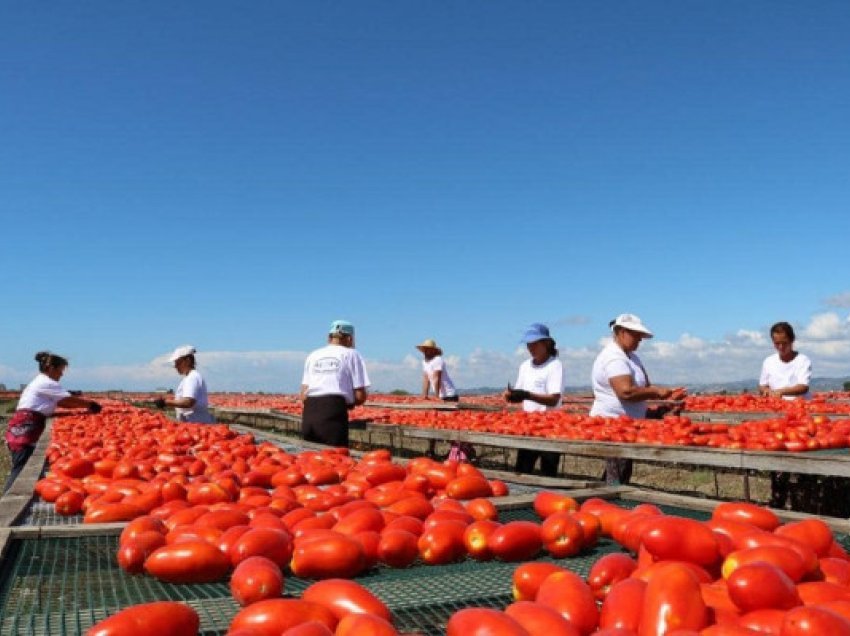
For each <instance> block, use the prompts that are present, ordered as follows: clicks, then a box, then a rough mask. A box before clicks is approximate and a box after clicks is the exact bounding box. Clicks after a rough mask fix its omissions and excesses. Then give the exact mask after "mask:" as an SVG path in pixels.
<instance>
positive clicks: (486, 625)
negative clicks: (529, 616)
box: [446, 607, 531, 636]
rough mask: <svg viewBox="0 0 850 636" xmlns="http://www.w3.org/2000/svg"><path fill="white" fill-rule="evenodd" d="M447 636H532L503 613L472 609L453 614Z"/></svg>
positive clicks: (447, 626) (448, 625)
mask: <svg viewBox="0 0 850 636" xmlns="http://www.w3.org/2000/svg"><path fill="white" fill-rule="evenodd" d="M446 636H531V635H530V634H529V633H528V630H526V629H525V628H524V627H523V626H522V625H520V624H519V623H517V622H516V621H515V620H514V619H513V618H511V617H510V616H508V615H507V614H505V613H503V612H499V611H497V610H493V609H483V608H477V607H471V608H467V609H462V610H460V611H459V612H455V613H454V614H452V616H451V618H449V622H448V624H447V625H446Z"/></svg>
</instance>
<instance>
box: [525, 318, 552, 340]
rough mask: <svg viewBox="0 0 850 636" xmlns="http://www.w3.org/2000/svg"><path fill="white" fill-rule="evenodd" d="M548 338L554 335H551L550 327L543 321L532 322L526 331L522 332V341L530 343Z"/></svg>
mask: <svg viewBox="0 0 850 636" xmlns="http://www.w3.org/2000/svg"><path fill="white" fill-rule="evenodd" d="M547 338H548V339H550V340H551V339H552V336H550V335H549V327H547V326H546V325H544V324H543V323H539V322H534V323H532V324H530V325H529V326H528V329H526V330H525V333H524V334H522V339H521V340H520V342H524V343H525V344H530V343H532V342H537V341H538V340H546V339H547Z"/></svg>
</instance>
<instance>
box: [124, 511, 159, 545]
mask: <svg viewBox="0 0 850 636" xmlns="http://www.w3.org/2000/svg"><path fill="white" fill-rule="evenodd" d="M142 532H158V533H159V534H161V535H162V536H163V537H164V536H165V534H166V533H167V532H168V528H167V526H166V525H165V523H163V521H162V519H157V518H156V517H152V516H144V517H137V518H136V519H133V520H132V521H131V522H130V523H128V524H127V525H126V526H124V529H123V530H122V531H121V536H120V537H119V539H118V545H122V544H123V543H124V542H126V541H129V540H131V539H134V538H135V537H136V536H137V535H139V534H141V533H142Z"/></svg>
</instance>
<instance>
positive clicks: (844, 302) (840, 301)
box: [824, 291, 850, 307]
mask: <svg viewBox="0 0 850 636" xmlns="http://www.w3.org/2000/svg"><path fill="white" fill-rule="evenodd" d="M824 304H825V305H826V306H827V307H850V291H846V292H842V293H840V294H835V295H834V296H830V297H829V298H827V299H826V300H825V301H824Z"/></svg>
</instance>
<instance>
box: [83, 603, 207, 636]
mask: <svg viewBox="0 0 850 636" xmlns="http://www.w3.org/2000/svg"><path fill="white" fill-rule="evenodd" d="M200 623H201V621H200V618H199V617H198V613H197V612H196V611H195V610H193V609H192V608H191V607H189V606H188V605H185V604H183V603H177V602H174V601H157V602H154V603H144V604H142V605H133V606H132V607H128V608H127V609H124V610H121V611H120V612H118V613H117V614H114V615H112V616H110V617H109V618H107V619H105V620H102V621H100V622H99V623H97V624H96V625H94V626H93V627H91V628H90V629H89V630H88V631H87V632H86V636H127V635H128V634H156V636H195V635H196V634H197V633H198V628H199V627H200Z"/></svg>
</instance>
